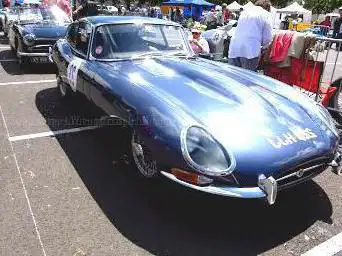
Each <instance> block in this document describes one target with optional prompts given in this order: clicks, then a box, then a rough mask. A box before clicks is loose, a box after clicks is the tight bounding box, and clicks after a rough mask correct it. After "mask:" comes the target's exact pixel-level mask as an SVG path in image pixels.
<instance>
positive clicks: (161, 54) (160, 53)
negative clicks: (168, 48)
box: [131, 51, 164, 59]
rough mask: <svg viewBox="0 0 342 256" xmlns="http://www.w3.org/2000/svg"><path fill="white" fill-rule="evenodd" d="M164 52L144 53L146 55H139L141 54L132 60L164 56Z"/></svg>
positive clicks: (134, 56)
mask: <svg viewBox="0 0 342 256" xmlns="http://www.w3.org/2000/svg"><path fill="white" fill-rule="evenodd" d="M163 55H164V54H163V52H160V51H158V52H144V53H139V54H135V55H133V56H132V57H131V59H139V58H143V57H148V56H152V57H153V56H163Z"/></svg>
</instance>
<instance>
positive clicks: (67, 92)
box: [57, 76, 72, 101]
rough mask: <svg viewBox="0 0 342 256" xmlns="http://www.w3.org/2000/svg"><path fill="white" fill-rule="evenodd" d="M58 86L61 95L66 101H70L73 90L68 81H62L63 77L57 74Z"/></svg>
mask: <svg viewBox="0 0 342 256" xmlns="http://www.w3.org/2000/svg"><path fill="white" fill-rule="evenodd" d="M57 88H58V92H59V96H60V98H61V99H62V100H64V101H69V100H70V99H71V97H72V91H71V89H70V87H69V85H67V84H66V83H64V82H63V81H62V79H61V78H60V77H59V76H57Z"/></svg>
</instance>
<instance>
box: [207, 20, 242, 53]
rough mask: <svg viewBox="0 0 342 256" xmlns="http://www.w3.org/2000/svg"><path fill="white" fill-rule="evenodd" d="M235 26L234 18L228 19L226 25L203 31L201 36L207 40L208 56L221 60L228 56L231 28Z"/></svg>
mask: <svg viewBox="0 0 342 256" xmlns="http://www.w3.org/2000/svg"><path fill="white" fill-rule="evenodd" d="M236 26H237V21H236V20H230V21H229V22H228V24H227V25H224V26H222V27H218V28H216V29H210V30H207V31H204V32H203V34H202V36H203V37H204V38H205V39H206V40H207V41H208V44H209V48H210V54H211V56H210V58H211V59H214V60H222V59H223V58H227V57H228V48H229V42H230V38H231V32H232V31H231V30H233V29H234V28H235V27H236Z"/></svg>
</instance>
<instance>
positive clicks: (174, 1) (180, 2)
mask: <svg viewBox="0 0 342 256" xmlns="http://www.w3.org/2000/svg"><path fill="white" fill-rule="evenodd" d="M160 5H168V6H188V5H196V6H202V7H214V6H215V4H212V3H209V2H207V1H205V0H170V1H168V2H163V3H161V4H160Z"/></svg>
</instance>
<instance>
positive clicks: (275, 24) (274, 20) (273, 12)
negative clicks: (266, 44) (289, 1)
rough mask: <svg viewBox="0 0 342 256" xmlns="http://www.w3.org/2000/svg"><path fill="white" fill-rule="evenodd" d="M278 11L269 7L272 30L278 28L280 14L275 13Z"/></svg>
mask: <svg viewBox="0 0 342 256" xmlns="http://www.w3.org/2000/svg"><path fill="white" fill-rule="evenodd" d="M277 11H278V9H277V8H275V7H273V6H272V5H271V15H272V23H273V28H279V27H280V22H281V19H280V14H279V13H277Z"/></svg>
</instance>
